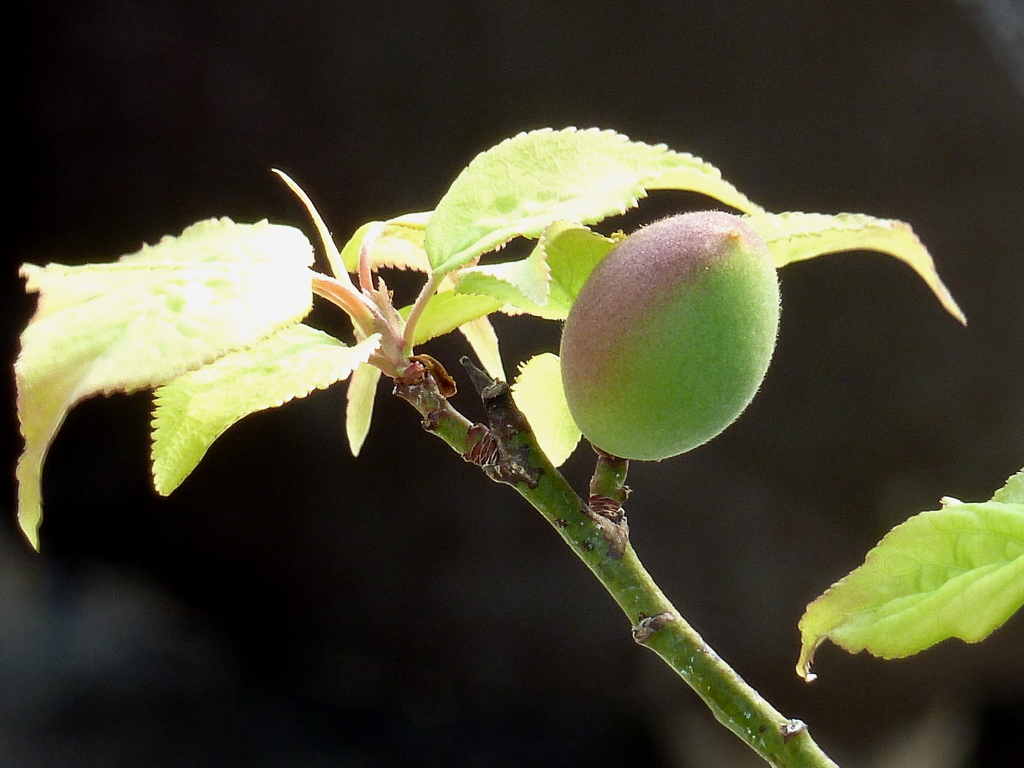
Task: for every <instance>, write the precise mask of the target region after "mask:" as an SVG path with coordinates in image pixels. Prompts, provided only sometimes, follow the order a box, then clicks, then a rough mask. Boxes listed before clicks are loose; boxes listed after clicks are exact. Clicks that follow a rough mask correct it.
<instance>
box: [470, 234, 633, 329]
mask: <svg viewBox="0 0 1024 768" xmlns="http://www.w3.org/2000/svg"><path fill="white" fill-rule="evenodd" d="M616 242H617V240H616V238H607V237H605V236H604V235H602V234H599V233H598V232H594V231H593V230H591V229H589V228H587V227H585V226H583V225H581V224H575V223H573V222H571V221H564V220H563V221H556V222H554V223H552V224H551V225H550V226H548V227H547V229H545V230H544V232H543V233H542V234H541V236H540V238H539V239H538V241H537V245H536V246H535V247H534V249H533V251H532V252H531V253H530V256H528V257H527V259H525V260H524V261H520V262H513V264H515V265H524V271H525V270H526V269H529V270H530V271H529V272H528V274H537V275H539V274H541V267H540V266H537V265H539V264H543V265H544V266H543V273H546V274H547V275H548V280H547V284H546V286H545V287H546V294H547V295H546V297H545V300H544V302H538V301H535V300H532V299H531V296H530V294H529V292H528V291H527V290H526V289H524V287H523V286H522V284H521V283H519V282H518V281H517V280H516V277H517V273H516V272H515V271H514V270H513V269H508V270H507V271H504V272H494V271H489V270H488V268H487V267H470V268H467V269H463V270H461V271H460V272H459V284H458V287H457V288H456V291H458V292H459V293H476V294H483V295H488V296H493V297H495V298H497V299H501V300H502V302H504V303H505V304H506V305H507V307H508V308H514V309H516V310H518V311H520V312H525V313H527V314H531V315H536V316H537V317H542V318H544V319H546V320H564V319H565V318H566V317H567V316H568V314H569V308H570V307H572V304H573V302H574V301H575V300H576V296H577V295H578V294H579V292H580V289H581V288H582V287H583V283H585V282H586V280H587V277H589V276H590V273H591V272H592V271H593V269H594V267H596V266H597V264H598V262H600V261H601V259H603V258H604V257H605V256H606V255H607V254H608V252H609V251H610V250H611V249H612V248H613V247H614V246H615V243H616ZM526 262H533V263H534V266H529V267H526ZM499 266H502V267H504V266H506V265H504V264H502V265H499Z"/></svg>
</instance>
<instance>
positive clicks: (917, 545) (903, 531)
mask: <svg viewBox="0 0 1024 768" xmlns="http://www.w3.org/2000/svg"><path fill="white" fill-rule="evenodd" d="M1021 605H1024V504H1009V503H1004V502H998V501H988V502H982V503H970V504H963V503H952V504H948V505H947V506H945V507H944V508H943V509H940V510H936V511H931V512H922V513H921V514H919V515H916V516H915V517H912V518H910V519H909V520H907V521H906V522H905V523H902V524H901V525H898V526H896V527H895V528H893V530H892V531H890V532H889V533H888V534H887V535H886V536H885V538H883V539H882V541H881V542H879V544H878V545H877V546H876V547H875V548H874V549H872V550H871V551H870V552H869V553H868V555H867V557H866V558H865V561H864V564H863V565H861V566H860V567H858V568H857V569H855V570H854V571H853V572H852V573H850V574H849V575H848V576H846V577H845V578H843V579H842V580H840V581H839V582H837V583H836V584H834V585H833V586H832V587H830V588H829V589H828V591H826V592H825V594H823V595H822V596H821V597H819V598H818V599H817V600H815V601H814V602H813V603H811V604H810V605H809V606H807V610H806V612H805V613H804V615H803V618H802V619H801V620H800V633H801V650H800V659H799V661H798V663H797V673H798V674H799V675H801V676H803V677H804V678H805V679H807V680H811V679H813V677H814V676H813V675H812V674H811V673H810V667H811V662H812V660H813V658H814V653H815V651H816V649H817V648H818V647H819V646H820V645H821V643H822V642H824V641H825V640H826V639H829V640H832V642H834V643H836V644H837V645H839V646H841V647H842V648H844V649H846V650H847V651H849V652H850V653H857V652H858V651H861V650H865V649H866V650H867V651H868V652H869V653H871V654H873V655H875V656H880V657H882V658H887V659H891V658H902V657H904V656H909V655H911V654H914V653H917V652H919V651H922V650H924V649H925V648H928V647H930V646H932V645H934V644H935V643H938V642H940V641H942V640H945V639H947V638H951V637H957V638H960V639H961V640H964V641H966V642H970V643H974V642H978V641H979V640H982V639H984V638H985V637H987V636H988V635H989V634H991V633H992V632H993V631H995V630H996V629H997V628H998V627H1000V626H1002V624H1004V623H1005V622H1006V620H1007V619H1008V618H1009V617H1010V616H1011V615H1013V613H1014V612H1015V611H1017V610H1018V609H1019V608H1020V607H1021Z"/></svg>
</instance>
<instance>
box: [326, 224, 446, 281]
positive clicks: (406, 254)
mask: <svg viewBox="0 0 1024 768" xmlns="http://www.w3.org/2000/svg"><path fill="white" fill-rule="evenodd" d="M429 219H430V213H429V212H428V213H407V214H405V215H404V216H398V217H396V218H394V219H389V220H388V221H371V222H368V223H366V224H363V226H361V227H360V228H359V229H357V230H356V231H355V234H353V235H352V237H351V238H350V239H349V241H348V242H347V243H346V244H345V247H344V248H342V249H341V261H342V263H344V265H345V269H347V270H348V271H349V272H356V271H357V270H358V269H359V251H360V249H361V248H362V247H363V241H364V239H365V238H366V235H367V234H369V233H370V232H371V231H373V230H374V229H375V228H376V229H379V230H380V234H379V235H378V237H377V239H376V240H374V241H373V243H372V245H371V247H370V269H371V270H372V271H376V270H377V269H380V268H382V267H385V268H391V269H413V270H417V271H419V272H430V270H431V267H430V262H429V261H428V260H427V252H426V251H425V250H423V237H424V232H425V231H426V227H427V221H429Z"/></svg>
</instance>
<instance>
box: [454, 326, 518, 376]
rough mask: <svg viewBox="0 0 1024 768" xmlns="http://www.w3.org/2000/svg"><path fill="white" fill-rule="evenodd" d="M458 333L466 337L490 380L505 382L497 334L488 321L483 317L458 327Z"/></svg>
mask: <svg viewBox="0 0 1024 768" xmlns="http://www.w3.org/2000/svg"><path fill="white" fill-rule="evenodd" d="M459 331H460V332H461V333H462V335H463V336H465V337H466V341H468V342H469V346H470V347H472V348H473V351H474V352H475V353H476V356H477V359H478V360H479V361H480V365H482V366H483V367H484V370H485V371H487V373H488V374H489V375H490V376H491V378H492V379H498V380H499V381H507V379H506V378H505V367H504V366H503V365H502V364H501V351H500V350H499V349H498V334H496V333H495V332H494V326H493V325H491V321H490V319H489V318H488V317H487V316H486V315H484V316H483V317H478V318H476V320H470V321H469V322H468V323H463V324H462V325H460V326H459Z"/></svg>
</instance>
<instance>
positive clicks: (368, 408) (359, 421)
mask: <svg viewBox="0 0 1024 768" xmlns="http://www.w3.org/2000/svg"><path fill="white" fill-rule="evenodd" d="M380 376H381V371H380V368H377V367H376V366H373V365H360V366H359V367H358V368H356V370H355V372H354V373H353V374H352V381H350V382H349V384H348V392H347V393H346V395H345V398H346V399H345V403H346V405H345V436H346V437H347V438H348V447H349V450H351V451H352V455H353V456H358V455H359V452H360V451H361V450H362V449H363V443H364V442H365V441H366V435H367V434H369V432H370V422H371V421H372V419H373V402H374V400H376V398H377V382H379V381H380Z"/></svg>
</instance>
